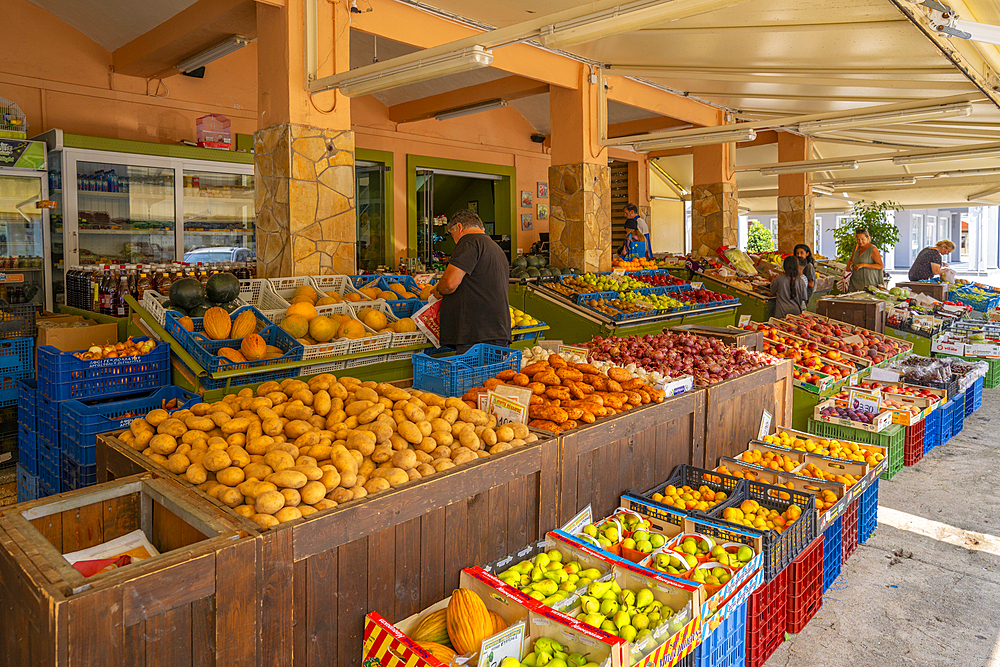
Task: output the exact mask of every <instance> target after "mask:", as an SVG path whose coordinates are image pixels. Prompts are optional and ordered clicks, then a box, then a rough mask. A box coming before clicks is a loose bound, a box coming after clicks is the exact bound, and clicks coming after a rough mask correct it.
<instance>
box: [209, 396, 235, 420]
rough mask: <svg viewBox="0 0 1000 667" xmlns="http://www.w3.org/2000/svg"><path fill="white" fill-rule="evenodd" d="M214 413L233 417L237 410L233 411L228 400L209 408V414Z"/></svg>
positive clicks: (218, 402) (217, 402)
mask: <svg viewBox="0 0 1000 667" xmlns="http://www.w3.org/2000/svg"><path fill="white" fill-rule="evenodd" d="M213 412H225V413H226V414H227V415H229V416H230V417H232V416H233V415H235V414H236V410H234V409H233V407H232V406H231V405H229V403H228V402H227V401H226V400H221V401H216V402H215V403H212V404H211V405H210V406H209V407H208V414H209V415H210V414H212V413H213Z"/></svg>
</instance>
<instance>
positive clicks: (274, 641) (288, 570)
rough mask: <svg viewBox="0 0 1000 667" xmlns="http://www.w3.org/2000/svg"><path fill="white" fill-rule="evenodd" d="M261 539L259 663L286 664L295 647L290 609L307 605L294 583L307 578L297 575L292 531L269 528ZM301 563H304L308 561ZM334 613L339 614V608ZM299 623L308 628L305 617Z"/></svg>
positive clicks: (265, 666) (264, 665) (267, 666)
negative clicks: (295, 591) (294, 588)
mask: <svg viewBox="0 0 1000 667" xmlns="http://www.w3.org/2000/svg"><path fill="white" fill-rule="evenodd" d="M258 539H259V540H260V543H261V545H260V546H261V557H260V561H261V575H260V581H261V602H262V605H261V615H260V653H261V656H260V660H259V663H260V665H261V667H284V666H285V665H289V664H291V654H292V646H293V644H292V614H290V613H289V612H288V610H289V609H293V608H294V609H295V610H296V613H298V611H299V610H300V609H303V608H304V607H303V606H302V601H301V600H299V598H298V597H294V598H293V588H292V582H293V581H294V582H295V583H296V585H297V584H298V583H299V580H300V579H301V580H303V582H304V577H298V576H295V577H294V578H293V565H292V563H293V562H294V556H295V554H294V551H293V550H292V531H290V530H269V531H267V532H265V533H263V534H262V535H261V536H260V537H259V538H258ZM301 562H302V564H303V566H304V565H305V561H301ZM294 574H298V573H297V572H296V573H294ZM331 613H332V614H335V613H336V610H335V609H334V610H333V611H331ZM299 625H300V627H302V628H303V629H304V627H305V619H302V622H301V623H300V624H299ZM219 667H222V666H221V665H220V666H219Z"/></svg>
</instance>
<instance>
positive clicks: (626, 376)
mask: <svg viewBox="0 0 1000 667" xmlns="http://www.w3.org/2000/svg"><path fill="white" fill-rule="evenodd" d="M608 377H609V378H611V379H612V380H614V381H615V382H627V381H628V380H631V379H632V375H631V374H630V373H629V372H628V371H627V370H625V369H624V368H619V367H617V366H612V367H611V368H609V369H608Z"/></svg>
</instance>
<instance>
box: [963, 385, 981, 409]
mask: <svg viewBox="0 0 1000 667" xmlns="http://www.w3.org/2000/svg"><path fill="white" fill-rule="evenodd" d="M982 405H983V378H979V379H977V380H976V381H975V382H974V383H973V384H972V386H971V387H969V388H968V389H966V390H965V416H966V417H968V416H969V415H971V414H972V413H973V412H975V411H976V410H978V409H979V408H980V407H982Z"/></svg>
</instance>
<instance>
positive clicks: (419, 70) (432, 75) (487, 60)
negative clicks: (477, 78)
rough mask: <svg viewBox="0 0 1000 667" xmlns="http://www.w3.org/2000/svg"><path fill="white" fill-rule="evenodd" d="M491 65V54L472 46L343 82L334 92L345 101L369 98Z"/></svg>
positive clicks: (488, 51) (481, 48)
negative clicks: (338, 92)
mask: <svg viewBox="0 0 1000 667" xmlns="http://www.w3.org/2000/svg"><path fill="white" fill-rule="evenodd" d="M492 64H493V52H492V51H490V50H488V49H484V48H483V47H481V46H473V47H471V48H468V49H462V50H461V51H455V52H453V53H445V54H442V55H439V56H432V57H430V58H426V59H424V60H418V61H416V62H412V63H407V64H405V65H398V66H396V67H387V68H385V69H383V70H379V71H378V72H375V73H372V74H368V75H364V76H357V77H353V78H348V79H344V80H343V81H342V82H341V83H340V84H339V85H338V86H337V88H338V89H339V90H340V92H342V93H343V94H344V95H347V96H348V97H359V96H361V95H370V94H371V93H377V92H379V91H382V90H389V89H390V88H399V87H400V86H407V85H409V84H411V83H420V82H421V81H429V80H430V79H437V78H440V77H442V76H448V75H449V74H459V73H461V72H468V71H470V70H474V69H479V68H480V67H489V66H490V65H492Z"/></svg>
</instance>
